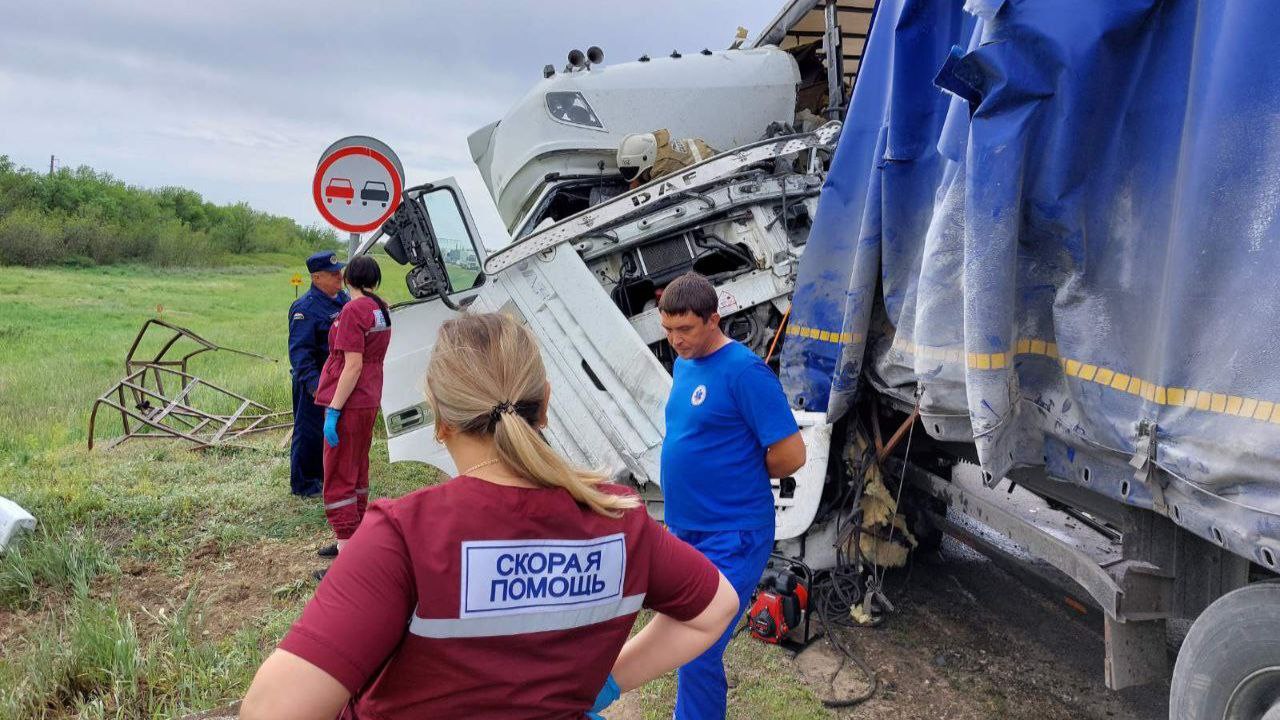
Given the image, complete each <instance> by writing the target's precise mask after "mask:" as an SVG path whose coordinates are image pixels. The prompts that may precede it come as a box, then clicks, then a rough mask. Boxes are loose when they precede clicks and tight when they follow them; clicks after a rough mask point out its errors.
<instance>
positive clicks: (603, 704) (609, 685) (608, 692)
mask: <svg viewBox="0 0 1280 720" xmlns="http://www.w3.org/2000/svg"><path fill="white" fill-rule="evenodd" d="M621 695H622V688H620V687H618V681H617V680H614V679H613V674H612V673H610V674H609V677H608V679H606V680H605V681H604V687H602V688H600V694H599V695H596V704H595V705H592V706H591V710H590V711H589V712H587V717H588V718H590V719H591V720H604V719H603V718H601V717H600V714H599V713H600V712H601V711H602V710H604V709H605V708H607V707H609V706H610V705H612V704H613V701H614V700H617V699H618V698H619V697H620V696H621Z"/></svg>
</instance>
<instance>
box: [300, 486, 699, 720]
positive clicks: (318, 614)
mask: <svg viewBox="0 0 1280 720" xmlns="http://www.w3.org/2000/svg"><path fill="white" fill-rule="evenodd" d="M602 487H604V488H605V489H606V490H607V491H608V492H611V493H618V494H622V493H626V492H628V491H626V490H624V489H623V488H621V487H618V486H613V485H605V486H602ZM718 584H719V575H718V573H717V571H716V569H715V567H714V566H713V565H712V564H711V562H710V561H708V560H707V559H706V558H705V557H703V556H702V555H701V554H700V553H698V552H697V551H696V550H694V549H693V548H692V547H690V546H689V545H686V544H685V543H684V542H682V541H681V540H679V539H678V538H676V537H675V536H674V535H672V534H671V533H669V532H668V531H666V530H665V529H664V528H662V526H660V525H658V524H657V523H656V522H654V521H653V520H652V519H651V518H650V517H649V516H648V514H647V513H646V512H645V510H644V508H643V507H638V508H635V509H633V510H629V511H627V512H626V513H624V514H623V516H622V517H620V518H617V519H612V518H607V517H604V516H601V515H599V514H596V513H594V512H592V511H590V510H587V509H585V508H583V507H581V506H579V505H578V504H577V503H576V502H574V500H573V498H572V497H571V496H570V495H569V494H568V493H567V492H566V491H564V490H560V489H529V488H514V487H508V486H503V485H496V484H493V483H490V482H486V481H484V480H479V479H476V478H471V477H466V476H462V477H458V478H455V479H453V480H451V481H449V482H446V483H444V484H443V485H438V486H435V487H431V488H426V489H423V490H419V491H417V492H414V493H412V494H410V495H407V496H405V497H402V498H400V499H397V500H391V501H378V502H375V503H374V504H373V505H371V506H370V507H369V512H368V514H367V515H366V516H365V518H364V522H363V523H362V524H361V526H360V529H359V530H358V531H357V532H356V534H355V536H354V537H353V538H352V539H351V541H350V543H348V544H347V545H346V546H345V547H344V548H343V550H342V553H341V554H340V555H339V556H338V558H337V560H336V561H334V564H333V566H332V567H331V568H330V570H329V572H328V574H327V575H326V576H325V578H324V581H323V582H321V583H320V586H319V587H318V588H317V589H316V594H315V597H314V598H312V600H311V602H310V603H308V604H307V607H306V609H305V610H304V611H303V613H302V617H301V619H299V620H298V622H297V623H295V624H294V626H293V628H292V629H291V630H290V631H289V634H288V635H287V636H286V637H285V639H284V641H283V642H281V644H280V647H281V648H282V649H284V650H286V651H288V652H290V653H293V654H294V655H297V656H299V657H301V658H303V659H305V660H307V661H308V662H311V663H312V664H314V665H316V666H318V667H320V668H321V669H323V670H324V671H325V672H327V673H329V674H330V675H332V676H333V677H334V678H336V679H337V680H338V681H339V682H341V683H342V684H343V685H344V686H346V688H347V689H348V690H350V691H351V692H352V693H353V694H354V698H353V700H352V703H351V704H350V705H349V706H348V708H347V710H346V712H345V713H344V715H343V717H344V718H359V720H390V719H393V718H395V719H398V718H454V717H459V718H461V717H465V718H502V719H504V720H509V719H519V718H547V719H552V718H566V719H568V718H573V719H574V720H581V718H582V717H583V715H584V713H585V712H586V711H587V710H588V709H590V707H591V704H592V703H593V702H594V701H595V697H596V694H597V693H598V692H599V690H600V688H601V687H602V686H603V685H604V682H605V678H606V677H607V676H608V674H609V671H610V669H611V668H612V667H613V663H614V660H615V659H616V658H617V656H618V652H619V650H621V648H622V644H623V643H624V642H625V641H626V639H627V637H628V634H629V632H630V630H631V626H632V623H633V621H634V620H635V617H636V613H637V611H639V610H640V608H642V607H645V608H650V609H653V610H656V611H658V612H660V613H663V614H666V615H669V616H671V617H673V618H675V619H676V620H680V621H685V620H689V619H692V618H693V617H695V616H697V615H698V614H699V613H701V612H702V611H703V610H705V609H706V607H707V605H708V604H710V602H711V599H712V598H713V597H714V596H715V592H716V588H717V587H718Z"/></svg>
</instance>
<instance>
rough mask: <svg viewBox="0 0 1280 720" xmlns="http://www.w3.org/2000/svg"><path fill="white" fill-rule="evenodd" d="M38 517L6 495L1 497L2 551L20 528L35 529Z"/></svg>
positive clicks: (0, 526) (0, 546)
mask: <svg viewBox="0 0 1280 720" xmlns="http://www.w3.org/2000/svg"><path fill="white" fill-rule="evenodd" d="M35 529H36V519H35V518H34V517H32V516H31V513H29V512H27V511H26V510H23V509H22V506H21V505H18V503H16V502H14V501H12V500H10V499H9V498H6V497H0V552H3V551H4V549H5V548H6V547H8V545H9V541H10V540H11V539H12V538H13V536H14V535H15V534H17V532H18V531H19V530H27V531H31V530H35Z"/></svg>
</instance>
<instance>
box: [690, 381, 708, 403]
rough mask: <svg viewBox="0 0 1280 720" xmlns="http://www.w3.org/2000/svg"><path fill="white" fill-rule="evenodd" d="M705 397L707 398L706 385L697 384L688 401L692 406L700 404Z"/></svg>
mask: <svg viewBox="0 0 1280 720" xmlns="http://www.w3.org/2000/svg"><path fill="white" fill-rule="evenodd" d="M706 399H707V386H706V385H699V386H698V387H696V388H694V389H693V397H691V398H689V402H690V403H692V404H693V406H694V407H697V406H699V405H701V404H702V402H703V401H704V400H706Z"/></svg>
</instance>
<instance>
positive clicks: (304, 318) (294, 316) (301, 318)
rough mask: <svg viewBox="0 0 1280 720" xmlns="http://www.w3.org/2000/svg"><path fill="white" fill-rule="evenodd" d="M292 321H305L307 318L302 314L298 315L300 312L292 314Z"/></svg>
mask: <svg viewBox="0 0 1280 720" xmlns="http://www.w3.org/2000/svg"><path fill="white" fill-rule="evenodd" d="M292 319H293V320H306V319H307V316H306V315H303V314H302V313H300V312H296V313H294V314H293V318H292Z"/></svg>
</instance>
